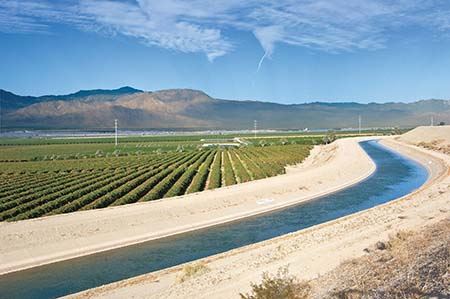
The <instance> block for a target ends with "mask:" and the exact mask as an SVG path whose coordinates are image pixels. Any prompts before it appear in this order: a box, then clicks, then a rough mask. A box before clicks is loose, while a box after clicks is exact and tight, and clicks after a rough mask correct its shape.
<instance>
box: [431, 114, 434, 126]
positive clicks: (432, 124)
mask: <svg viewBox="0 0 450 299" xmlns="http://www.w3.org/2000/svg"><path fill="white" fill-rule="evenodd" d="M430 126H434V117H433V115H432V116H431V120H430Z"/></svg>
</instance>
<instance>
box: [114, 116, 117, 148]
mask: <svg viewBox="0 0 450 299" xmlns="http://www.w3.org/2000/svg"><path fill="white" fill-rule="evenodd" d="M114 129H115V134H114V141H115V142H114V144H115V146H117V119H115V120H114Z"/></svg>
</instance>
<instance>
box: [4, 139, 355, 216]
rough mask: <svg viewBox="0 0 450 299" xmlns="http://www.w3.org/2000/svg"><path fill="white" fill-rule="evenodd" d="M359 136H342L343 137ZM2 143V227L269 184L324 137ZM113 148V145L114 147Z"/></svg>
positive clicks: (31, 140) (41, 140)
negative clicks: (235, 143)
mask: <svg viewBox="0 0 450 299" xmlns="http://www.w3.org/2000/svg"><path fill="white" fill-rule="evenodd" d="M347 136H353V135H345V134H341V135H338V136H336V138H340V137H347ZM227 139H231V140H233V138H230V137H229V136H221V135H217V136H165V137H144V138H140V137H124V138H121V139H120V143H119V145H118V146H114V143H112V142H111V141H113V140H112V139H111V138H85V139H83V138H76V139H36V138H31V139H18V138H16V139H12V138H10V139H7V138H4V139H0V141H1V142H0V221H16V220H23V219H30V218H36V217H41V216H47V215H54V214H61V213H69V212H74V211H78V210H88V209H97V208H104V207H108V206H117V205H123V204H131V203H135V202H145V201H151V200H157V199H161V198H165V197H173V196H180V195H184V194H189V193H194V192H199V191H203V190H211V189H215V188H220V187H224V186H230V185H234V184H238V183H243V182H248V181H252V180H257V179H262V178H266V177H271V176H275V175H279V174H282V173H284V172H285V167H286V166H287V165H292V164H297V163H300V162H301V161H302V160H303V159H304V158H305V157H307V156H308V155H309V152H310V150H311V149H312V147H313V145H315V144H321V143H323V142H324V141H325V139H324V135H318V136H316V135H309V134H305V135H304V136H298V134H297V135H272V136H270V135H268V136H258V138H253V137H250V136H247V137H240V142H241V146H240V147H238V148H234V147H233V148H226V147H218V146H215V147H203V146H202V144H204V143H208V140H209V141H214V142H217V141H218V140H227ZM107 141H108V142H109V143H108V142H107Z"/></svg>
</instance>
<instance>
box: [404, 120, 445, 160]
mask: <svg viewBox="0 0 450 299" xmlns="http://www.w3.org/2000/svg"><path fill="white" fill-rule="evenodd" d="M397 139H398V140H400V141H402V142H406V143H409V144H414V145H417V146H421V147H424V148H429V149H433V150H437V151H440V152H443V153H445V154H447V155H449V154H450V126H437V127H418V128H415V129H414V130H411V131H409V132H407V133H405V134H403V135H401V136H400V137H398V138H397Z"/></svg>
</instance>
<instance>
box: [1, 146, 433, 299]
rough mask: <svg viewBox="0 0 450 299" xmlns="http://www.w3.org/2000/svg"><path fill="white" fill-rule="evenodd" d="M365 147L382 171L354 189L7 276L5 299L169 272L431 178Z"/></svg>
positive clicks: (394, 155)
mask: <svg viewBox="0 0 450 299" xmlns="http://www.w3.org/2000/svg"><path fill="white" fill-rule="evenodd" d="M361 146H362V147H363V149H364V150H365V151H366V152H367V153H368V155H369V156H370V157H371V158H372V159H373V161H374V162H375V163H376V165H377V169H376V171H375V172H374V173H373V174H372V175H371V176H370V177H369V178H367V179H366V180H364V181H362V182H360V183H358V184H356V185H354V186H352V187H349V188H347V189H344V190H341V191H339V192H336V193H333V194H330V195H327V196H323V197H321V198H318V199H315V200H312V201H308V202H306V203H302V204H298V205H296V206H291V207H288V208H285V209H282V210H278V211H274V212H271V213H266V214H263V215H259V216H254V217H250V218H247V219H245V220H239V221H235V222H231V223H228V224H223V225H218V226H214V227H211V228H208V229H202V230H198V231H195V232H190V233H184V234H180V235H178V236H173V237H168V238H164V239H161V240H156V241H149V242H145V243H142V244H138V245H133V246H128V247H124V248H120V249H116V250H111V251H107V252H104V253H99V254H95V255H91V256H86V257H81V258H76V259H72V260H68V261H64V262H59V263H54V264H50V265H46V266H41V267H36V268H33V269H30V270H25V271H20V272H17V273H12V274H7V275H3V276H0V298H8V299H13V298H54V297H58V296H62V295H67V294H71V293H75V292H79V291H82V290H85V289H88V288H93V287H96V286H100V285H103V284H107V283H110V282H113V281H118V280H122V279H125V278H129V277H133V276H137V275H140V274H144V273H148V272H151V271H155V270H159V269H164V268H167V267H170V266H174V265H178V264H181V263H184V262H188V261H192V260H195V259H199V258H202V257H206V256H209V255H213V254H216V253H220V252H224V251H227V250H230V249H233V248H237V247H241V246H244V245H248V244H252V243H255V242H260V241H263V240H267V239H270V238H273V237H277V236H280V235H283V234H286V233H290V232H294V231H297V230H299V229H303V228H306V227H310V226H312V225H316V224H319V223H322V222H325V221H329V220H333V219H336V218H338V217H342V216H345V215H349V214H352V213H355V212H358V211H361V210H364V209H367V208H370V207H373V206H376V205H379V204H382V203H385V202H388V201H390V200H393V199H395V198H398V197H401V196H403V195H405V194H408V193H410V192H412V191H413V190H415V189H417V188H418V187H420V186H421V185H422V184H423V183H424V182H425V181H426V180H427V178H428V172H427V170H426V169H425V168H424V167H422V166H421V165H420V164H418V163H416V162H414V161H412V160H410V159H407V158H404V157H402V156H400V155H398V154H397V153H395V152H393V151H391V150H389V149H387V148H385V147H383V146H382V145H380V144H378V143H377V142H376V141H366V142H362V143H361Z"/></svg>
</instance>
